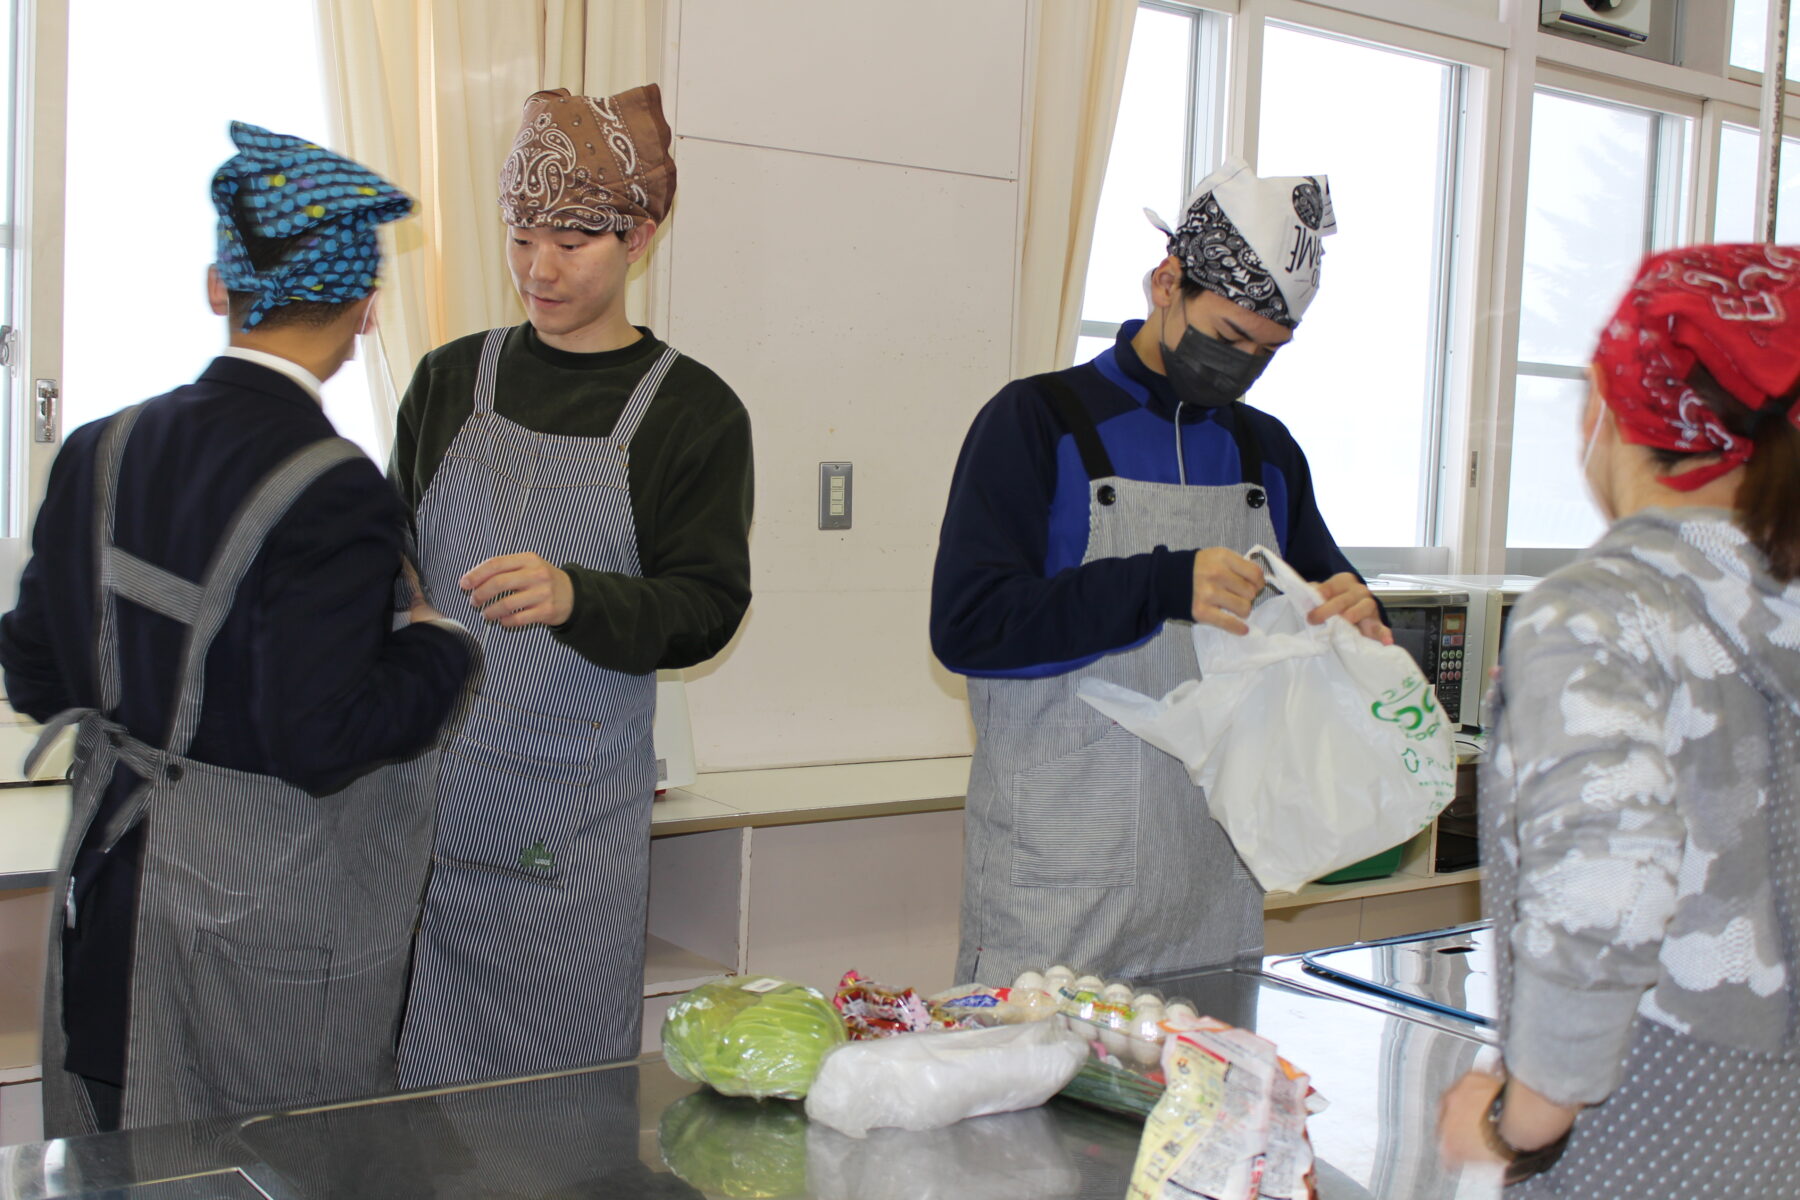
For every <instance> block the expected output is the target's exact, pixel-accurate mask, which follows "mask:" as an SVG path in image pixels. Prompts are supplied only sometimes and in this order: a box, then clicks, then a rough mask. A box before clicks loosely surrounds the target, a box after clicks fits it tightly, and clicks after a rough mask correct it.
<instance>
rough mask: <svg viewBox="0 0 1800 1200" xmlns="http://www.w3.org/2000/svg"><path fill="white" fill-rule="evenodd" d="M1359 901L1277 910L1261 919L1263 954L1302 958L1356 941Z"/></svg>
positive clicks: (1360, 909) (1360, 926)
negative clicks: (1289, 955) (1326, 948)
mask: <svg viewBox="0 0 1800 1200" xmlns="http://www.w3.org/2000/svg"><path fill="white" fill-rule="evenodd" d="M1362 904H1363V902H1362V901H1361V900H1338V901H1335V902H1333V903H1331V904H1309V905H1307V906H1306V907H1305V908H1283V909H1277V910H1275V911H1274V912H1271V913H1269V914H1267V915H1266V916H1264V917H1263V953H1264V954H1303V953H1305V952H1306V951H1308V950H1322V949H1324V948H1325V947H1327V946H1344V945H1348V944H1349V943H1351V942H1354V941H1356V939H1357V936H1358V935H1359V933H1360V932H1361V930H1362Z"/></svg>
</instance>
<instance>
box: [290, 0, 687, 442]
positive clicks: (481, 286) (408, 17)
mask: <svg viewBox="0 0 1800 1200" xmlns="http://www.w3.org/2000/svg"><path fill="white" fill-rule="evenodd" d="M317 4H318V13H319V22H320V29H321V38H320V41H321V45H322V46H323V48H324V53H325V59H326V69H327V73H328V76H329V78H328V80H327V95H328V96H329V97H330V101H331V123H332V137H333V139H334V141H333V148H334V149H338V150H341V151H342V152H343V153H345V154H347V155H349V156H350V157H351V158H354V159H356V160H357V161H359V162H362V163H365V164H367V165H368V166H369V167H371V168H372V169H374V170H375V171H378V172H380V173H381V174H382V175H385V176H386V177H387V178H389V179H391V180H393V182H394V183H395V184H397V185H398V186H399V187H401V188H402V189H404V190H405V191H406V192H407V193H408V194H410V195H411V196H413V197H414V199H415V200H417V201H418V208H417V209H416V210H415V215H414V217H413V218H412V219H410V220H406V221H401V222H397V223H395V224H392V225H389V226H387V227H386V230H384V233H385V235H386V236H387V238H388V241H387V244H386V247H385V249H386V254H385V256H384V262H383V266H382V273H383V279H382V284H383V286H382V289H381V298H380V301H379V305H380V307H379V310H378V311H379V321H380V327H379V330H378V332H377V334H376V336H375V338H373V339H369V340H370V341H372V342H373V343H374V344H373V345H371V346H369V347H368V348H367V349H368V351H369V352H368V353H367V355H366V356H365V358H366V368H367V370H368V372H369V392H370V396H371V399H372V402H373V404H374V406H375V423H376V428H377V430H379V431H380V434H381V436H382V438H383V439H384V445H385V444H391V439H392V436H393V428H394V416H395V414H396V412H397V411H398V409H399V402H400V397H401V395H402V394H403V393H404V392H405V390H406V384H407V382H408V380H410V379H411V378H412V372H413V368H414V367H415V366H416V365H417V364H418V361H419V359H420V357H421V356H422V355H424V354H425V352H426V351H428V350H430V349H432V348H433V347H436V346H440V345H442V344H443V343H445V342H447V341H450V340H451V339H453V338H457V337H461V336H462V335H464V334H467V333H474V332H476V331H478V330H482V329H490V328H493V327H494V326H496V325H505V324H510V323H513V322H516V321H518V320H520V319H521V318H522V311H521V309H520V307H519V303H518V298H517V296H516V295H515V293H514V291H513V288H512V283H511V280H510V279H509V278H508V275H507V270H506V256H505V248H504V240H503V229H504V227H503V226H502V225H501V224H500V210H499V203H498V193H499V177H500V165H501V162H502V161H503V160H504V159H505V157H506V152H507V150H508V149H510V148H511V146H512V140H513V135H514V133H515V132H516V131H517V129H518V121H519V111H520V108H521V107H522V106H523V104H524V102H525V98H526V97H527V96H529V95H530V94H531V93H532V92H534V91H538V90H539V89H542V88H556V87H566V88H568V89H569V90H570V91H572V92H576V93H584V94H587V95H605V94H607V93H610V92H614V91H619V90H621V89H623V88H627V87H632V86H634V85H636V84H639V83H646V82H651V81H653V80H654V79H655V74H656V68H657V67H658V66H659V65H660V62H661V54H660V45H659V41H660V29H661V2H660V0H317ZM645 287H646V284H645V282H644V281H643V280H642V279H641V278H640V279H639V280H637V281H636V282H634V284H633V287H632V290H631V291H630V292H628V294H627V302H628V305H629V306H631V308H632V311H633V313H634V314H641V313H642V312H643V311H644V309H645V301H646V297H645V295H644V289H645ZM638 319H641V316H639V318H638Z"/></svg>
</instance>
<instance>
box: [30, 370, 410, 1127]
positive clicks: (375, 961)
mask: <svg viewBox="0 0 1800 1200" xmlns="http://www.w3.org/2000/svg"><path fill="white" fill-rule="evenodd" d="M142 407H143V406H142V405H139V406H136V407H133V408H129V409H126V410H124V411H123V412H121V413H120V414H119V415H118V416H117V417H115V418H114V419H113V420H112V422H111V424H110V425H108V427H107V429H106V432H105V433H104V435H103V436H102V439H101V443H100V450H99V457H98V458H97V460H96V462H95V468H94V480H95V492H96V503H95V520H96V523H97V526H98V528H97V529H96V534H95V547H96V554H97V563H96V566H97V570H96V578H97V580H98V588H99V594H98V596H97V603H96V605H95V623H96V627H97V634H96V642H97V653H96V654H95V660H94V661H95V664H96V667H97V671H98V675H99V687H100V705H99V707H98V708H97V709H73V710H70V711H68V712H65V713H62V714H60V715H59V716H57V717H56V718H55V719H53V720H52V721H51V722H50V723H49V724H48V725H47V726H46V727H45V730H44V734H43V736H42V737H41V738H40V740H39V742H38V746H37V749H36V750H34V751H33V758H34V759H35V758H36V757H37V756H38V755H40V754H41V753H42V752H43V750H44V749H46V748H47V747H48V746H49V744H50V742H51V741H52V740H53V739H54V737H55V735H56V734H57V733H58V732H59V731H61V730H62V729H63V728H64V727H66V726H68V725H71V724H73V725H75V726H76V730H77V731H76V740H75V756H74V765H73V768H72V770H71V772H70V780H71V784H72V789H71V790H72V792H73V796H74V804H73V817H72V819H71V820H70V822H69V831H68V834H67V836H66V838H65V839H64V842H63V846H62V854H61V857H60V859H59V860H58V875H57V887H58V890H59V891H60V892H61V894H62V895H64V896H66V897H69V898H70V899H69V900H68V901H67V902H66V903H65V906H64V909H65V911H64V921H65V922H66V923H67V924H68V925H69V926H70V927H73V926H74V923H75V922H76V921H78V920H79V919H80V914H79V913H78V912H77V911H76V909H75V905H74V903H73V899H72V898H73V896H74V892H75V885H74V880H73V879H72V878H71V877H70V873H71V872H72V870H73V868H74V864H75V857H76V852H77V851H78V850H79V849H80V847H81V845H82V843H83V841H84V839H85V838H86V836H87V834H88V831H89V828H90V827H91V826H92V824H93V822H94V820H95V818H96V815H97V812H98V809H99V805H100V802H101V799H102V797H103V796H104V795H105V793H106V791H107V788H108V785H109V784H110V782H111V780H112V778H113V774H114V770H115V768H116V767H117V766H118V765H119V764H123V765H124V766H125V767H126V768H127V769H129V770H130V771H131V772H132V773H133V774H135V775H136V776H137V777H138V779H139V780H140V781H141V782H140V783H139V784H138V785H137V787H136V789H135V790H134V791H133V792H132V793H131V796H130V799H129V800H128V801H127V802H126V803H125V804H124V805H123V806H122V807H121V808H120V810H119V811H118V812H117V813H116V814H115V815H114V816H113V817H112V818H111V821H110V823H109V824H108V825H107V827H106V828H105V829H104V830H103V831H102V832H101V843H100V844H101V846H102V847H103V848H104V850H105V851H106V852H108V853H110V852H111V851H112V849H113V848H114V847H115V846H116V845H117V844H118V842H119V839H120V838H122V837H123V836H124V835H125V833H126V832H127V831H129V830H130V829H131V828H132V827H133V826H134V825H136V824H137V823H138V822H139V821H144V822H145V829H144V848H143V862H142V867H141V871H140V874H139V880H138V896H137V912H136V918H135V925H134V932H133V943H132V968H131V984H130V987H131V1027H130V1031H129V1036H128V1040H127V1043H126V1067H125V1094H124V1103H123V1110H122V1113H121V1121H122V1124H123V1125H124V1126H125V1127H126V1128H131V1127H135V1126H142V1125H160V1124H164V1123H166V1122H171V1121H188V1120H194V1119H196V1118H200V1117H208V1116H215V1115H221V1114H226V1113H234V1112H248V1111H255V1110H259V1109H268V1108H274V1107H279V1106H286V1105H295V1104H309V1103H314V1102H318V1101H324V1100H332V1099H339V1098H344V1097H350V1096H363V1095H369V1094H372V1093H377V1092H385V1091H391V1090H392V1089H393V1087H394V1084H395V1074H394V1048H395V1042H396V1040H397V1038H398V1036H399V1031H400V1013H401V1007H402V1003H403V1001H404V999H405V995H406V972H407V965H408V962H409V959H410V950H411V942H412V933H413V927H414V925H415V923H416V922H417V919H418V913H419V905H420V901H421V899H422V897H423V894H424V889H425V880H426V876H427V874H428V873H429V870H430V864H431V812H432V792H433V788H434V786H435V783H436V771H437V762H438V755H437V752H436V750H435V749H434V750H432V751H429V752H427V753H425V754H423V755H421V756H419V757H418V758H415V759H412V760H410V761H408V762H405V763H400V764H395V765H391V766H385V767H382V768H380V769H378V770H375V771H372V772H370V773H368V774H366V775H364V776H362V777H360V778H358V779H357V780H355V781H354V782H352V783H350V784H349V785H347V786H346V787H344V788H342V789H341V790H339V791H337V792H333V793H331V794H329V795H313V794H311V793H308V792H304V791H301V790H300V789H299V788H295V787H292V786H290V785H288V784H286V783H284V782H282V781H281V780H279V779H275V778H273V777H271V776H267V775H256V774H249V773H246V772H243V771H234V770H228V769H226V768H224V767H219V766H214V765H212V764H210V763H204V762H199V761H196V760H195V759H192V758H189V757H187V751H188V748H189V746H190V745H191V744H192V742H193V738H194V733H195V730H196V729H197V728H198V727H199V722H200V713H201V706H202V703H203V699H204V697H203V688H204V684H205V678H206V658H207V652H208V651H209V650H210V649H211V647H212V643H213V639H214V637H215V636H217V634H218V632H219V630H220V628H221V627H222V626H223V625H224V624H225V620H226V618H227V616H228V615H229V614H230V611H231V608H232V604H233V601H234V598H235V596H236V594H237V590H238V585H239V583H240V582H241V580H242V579H243V577H244V574H245V572H247V571H248V570H249V568H250V565H251V563H252V562H254V561H255V559H256V557H257V554H258V553H259V552H260V551H261V549H262V544H263V541H264V539H265V538H266V537H267V535H268V533H269V531H270V530H271V529H272V528H274V526H275V524H276V523H277V522H278V521H279V520H280V519H281V517H282V516H283V515H284V514H285V513H286V512H287V511H288V509H289V507H290V506H291V505H292V504H293V502H294V501H295V499H297V498H298V497H299V496H300V495H301V493H303V492H304V491H305V490H306V489H307V487H308V486H309V485H311V483H312V482H313V481H314V480H316V479H318V478H319V477H320V476H321V475H323V474H324V473H325V472H326V471H329V470H331V469H332V468H333V467H335V466H337V465H338V464H340V463H342V462H345V461H346V460H349V459H353V458H360V457H361V456H362V451H361V450H359V449H357V448H356V447H355V446H354V445H352V444H351V443H349V442H346V441H344V440H342V439H339V438H331V439H327V440H325V441H321V442H316V443H314V444H313V445H311V446H308V447H306V448H304V449H302V450H300V451H298V452H296V453H295V454H293V455H292V456H290V457H289V458H288V459H287V460H286V461H285V462H283V463H281V464H280V465H279V466H277V467H276V468H275V469H274V470H273V471H271V472H270V473H269V474H268V475H267V476H266V477H265V478H264V479H263V480H262V482H261V483H260V484H258V485H257V488H256V490H255V491H254V492H253V493H252V494H251V496H250V498H249V499H248V500H246V501H245V503H244V505H243V507H242V508H240V509H239V511H238V513H237V514H236V516H235V517H233V519H232V523H231V525H230V527H229V530H228V532H227V533H226V535H225V539H224V541H223V542H222V543H221V544H220V546H219V548H218V549H217V550H216V551H215V552H214V556H213V559H212V562H211V565H210V566H209V567H208V570H207V574H206V578H205V579H204V580H203V581H202V582H200V583H198V584H196V583H193V582H190V581H189V580H186V579H183V578H181V577H179V576H177V575H174V574H172V573H170V572H168V571H165V570H163V569H162V568H160V567H157V566H155V565H154V564H152V563H149V562H146V561H144V560H143V559H140V558H137V557H136V556H134V555H131V554H128V553H126V552H125V551H123V550H120V549H119V548H118V547H116V546H115V545H113V530H114V525H115V512H116V509H115V503H114V501H115V495H116V492H117V488H118V474H119V464H120V462H121V461H122V459H123V456H124V451H125V445H126V442H127V440H128V439H129V438H130V436H131V429H132V426H133V425H134V424H135V423H136V421H137V418H138V415H139V413H140V412H141V411H142ZM395 566H396V569H398V564H397V563H396V564H395ZM121 596H123V597H125V598H126V599H128V600H130V601H132V602H133V603H135V604H138V605H141V606H143V607H144V608H147V609H150V610H151V611H153V612H157V613H160V614H162V615H163V616H165V617H167V618H169V619H171V620H174V621H179V622H181V623H182V624H185V625H187V626H188V627H189V633H188V638H187V644H186V647H185V650H184V653H183V663H182V672H181V678H180V681H179V685H180V690H179V692H178V693H177V695H176V698H175V705H174V718H173V720H172V722H171V726H170V733H169V736H168V740H167V742H166V744H165V745H163V746H152V745H150V744H149V743H147V742H144V741H142V740H140V739H139V738H137V737H136V736H134V735H133V734H132V733H131V732H130V731H129V730H128V729H126V728H125V727H124V726H123V725H120V724H119V723H118V722H116V721H114V720H112V719H111V718H110V716H109V714H111V713H112V712H113V711H114V710H115V709H116V707H117V706H118V704H119V699H120V696H121V694H122V689H123V684H122V679H121V675H120V666H119V634H118V629H119V625H118V598H119V597H121ZM295 633H296V636H304V633H305V631H304V630H296V631H295ZM62 1009H63V992H62V945H61V931H60V930H58V929H52V931H51V935H50V955H49V981H48V987H47V989H46V994H45V1002H44V1064H45V1069H44V1122H45V1131H46V1133H47V1134H48V1135H49V1136H67V1135H72V1134H76V1133H85V1132H91V1131H92V1130H93V1129H94V1127H95V1122H94V1114H93V1109H92V1107H91V1105H90V1103H89V1100H88V1096H87V1092H86V1090H85V1088H83V1086H82V1085H81V1082H80V1080H79V1078H78V1077H77V1076H75V1075H73V1074H71V1073H69V1072H67V1071H64V1070H61V1069H59V1067H60V1064H61V1063H62V1061H63V1057H64V1053H65V1050H66V1042H65V1041H64V1035H63V1026H62Z"/></svg>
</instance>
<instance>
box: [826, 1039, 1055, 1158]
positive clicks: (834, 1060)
mask: <svg viewBox="0 0 1800 1200" xmlns="http://www.w3.org/2000/svg"><path fill="white" fill-rule="evenodd" d="M1087 1056H1088V1048H1087V1042H1086V1041H1085V1040H1084V1039H1083V1038H1082V1037H1081V1035H1080V1034H1078V1033H1076V1032H1074V1031H1073V1030H1070V1029H1067V1028H1064V1026H1063V1024H1062V1022H1060V1021H1031V1022H1028V1023H1026V1024H1023V1025H996V1026H994V1027H993V1028H991V1029H955V1030H950V1031H948V1032H921V1033H904V1034H900V1035H899V1036H897V1037H888V1038H877V1039H874V1040H871V1041H863V1042H849V1043H846V1044H845V1045H842V1046H839V1047H837V1048H836V1049H834V1050H832V1051H830V1052H829V1053H827V1054H826V1055H825V1060H824V1061H823V1062H822V1063H820V1064H819V1074H818V1078H816V1079H814V1080H813V1084H812V1087H811V1088H810V1089H809V1090H808V1091H807V1093H806V1115H807V1117H809V1118H810V1119H811V1120H813V1121H816V1122H819V1123H821V1124H824V1125H829V1126H831V1127H832V1128H833V1129H836V1130H839V1131H840V1132H843V1133H847V1134H849V1135H850V1136H851V1137H858V1138H859V1137H862V1136H864V1135H865V1134H867V1133H868V1132H869V1130H871V1129H880V1128H890V1127H891V1128H896V1129H913V1130H919V1129H941V1128H943V1127H944V1126H946V1125H951V1124H954V1123H955V1122H957V1121H960V1120H962V1119H963V1118H965V1117H979V1116H984V1115H986V1114H988V1113H1002V1112H1016V1111H1018V1110H1019V1109H1022V1108H1035V1107H1037V1106H1038V1105H1040V1104H1042V1103H1043V1102H1044V1101H1046V1100H1048V1099H1049V1098H1050V1097H1052V1096H1054V1095H1056V1093H1058V1092H1060V1091H1062V1089H1063V1088H1064V1087H1065V1086H1067V1084H1068V1082H1069V1080H1071V1079H1073V1078H1074V1077H1075V1072H1077V1071H1079V1070H1080V1069H1081V1064H1082V1063H1084V1062H1086V1061H1087Z"/></svg>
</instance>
